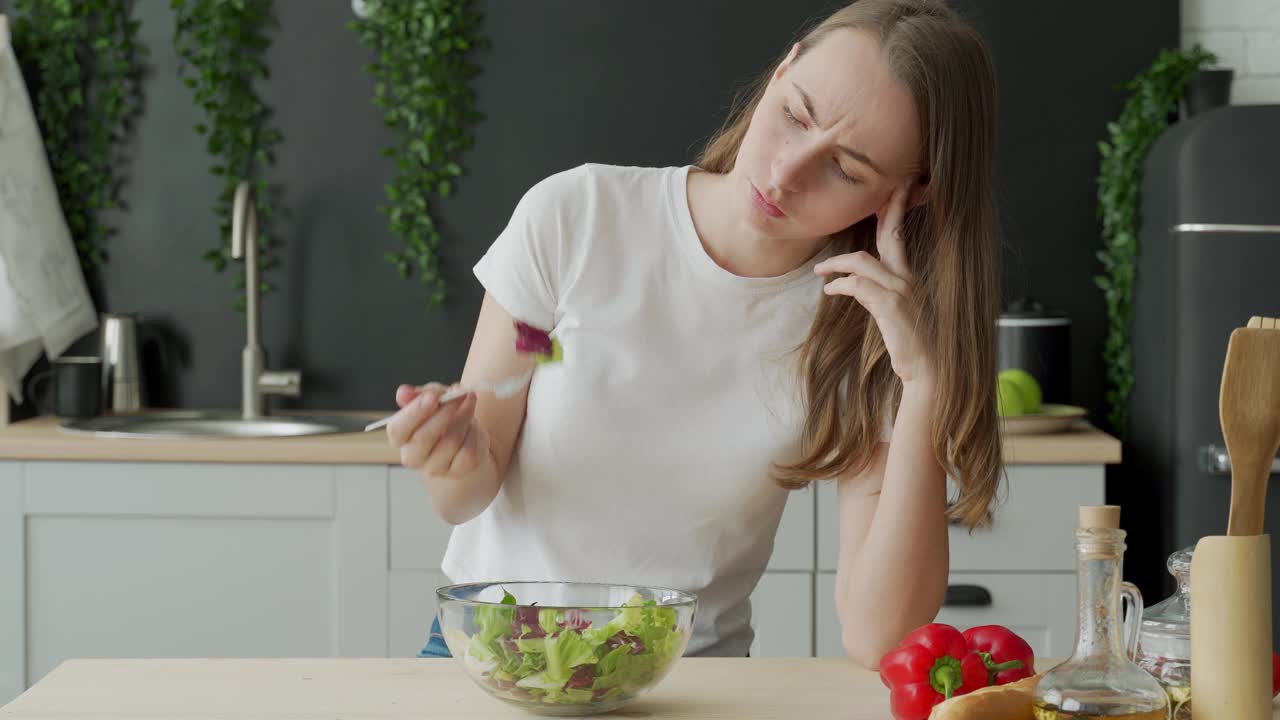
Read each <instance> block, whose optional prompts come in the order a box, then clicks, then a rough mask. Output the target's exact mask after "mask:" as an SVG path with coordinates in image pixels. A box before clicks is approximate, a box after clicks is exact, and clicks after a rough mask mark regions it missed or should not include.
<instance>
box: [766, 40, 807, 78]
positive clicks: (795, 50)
mask: <svg viewBox="0 0 1280 720" xmlns="http://www.w3.org/2000/svg"><path fill="white" fill-rule="evenodd" d="M799 54H800V43H796V44H794V45H792V46H791V52H788V53H787V56H786V57H785V58H783V59H782V62H780V63H778V68H777V69H776V70H774V71H773V78H772V79H773V80H777V79H779V78H781V77H782V75H783V73H785V72H786V71H787V68H789V67H791V63H793V62H795V60H796V56H798V55H799Z"/></svg>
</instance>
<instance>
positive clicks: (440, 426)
mask: <svg viewBox="0 0 1280 720" xmlns="http://www.w3.org/2000/svg"><path fill="white" fill-rule="evenodd" d="M448 389H449V388H448V387H446V386H444V385H441V384H439V383H430V384H428V385H422V386H417V387H415V386H412V385H401V386H400V387H398V388H396V404H397V405H399V406H400V410H399V412H397V413H396V414H395V416H394V417H392V418H391V422H389V423H388V424H387V438H388V440H389V441H390V443H391V445H392V447H395V448H398V449H399V450H400V464H401V465H404V466H405V467H407V468H413V469H415V470H421V471H422V472H423V473H425V474H426V475H429V476H433V477H450V478H461V477H465V476H466V475H468V474H469V473H471V472H472V471H474V470H475V469H476V468H477V467H479V466H480V465H481V463H483V462H484V460H485V459H486V458H487V457H488V456H489V434H488V433H487V432H485V430H484V428H482V427H480V424H479V423H478V422H476V416H475V410H476V394H475V393H467V394H466V396H465V397H462V398H459V399H457V400H451V401H450V402H447V403H445V404H443V405H441V404H440V396H441V395H443V394H444V393H445V391H447V390H448Z"/></svg>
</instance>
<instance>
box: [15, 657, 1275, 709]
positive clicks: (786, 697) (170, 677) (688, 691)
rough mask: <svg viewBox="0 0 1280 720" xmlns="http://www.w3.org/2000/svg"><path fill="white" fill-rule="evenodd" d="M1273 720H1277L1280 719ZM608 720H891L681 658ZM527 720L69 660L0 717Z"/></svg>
mask: <svg viewBox="0 0 1280 720" xmlns="http://www.w3.org/2000/svg"><path fill="white" fill-rule="evenodd" d="M1056 662H1058V659H1056V658H1055V659H1037V661H1036V665H1037V667H1040V666H1041V665H1042V664H1043V667H1052V666H1053V665H1054V664H1056ZM1272 713H1273V714H1272V717H1273V718H1275V719H1276V720H1280V708H1276V709H1274V710H1273V711H1272ZM610 716H611V717H626V718H662V719H664V720H667V719H669V720H686V719H688V720H692V719H693V718H699V719H702V718H705V719H707V720H764V719H765V718H769V719H770V720H773V719H779V720H790V719H792V718H797V719H803V720H828V719H831V720H836V719H838V720H890V717H891V716H890V714H889V692H888V691H887V690H886V689H885V688H884V686H883V685H881V684H880V678H879V677H878V676H877V675H876V674H875V673H873V672H869V671H867V670H863V669H861V668H859V667H857V666H855V665H853V664H852V663H850V662H849V661H847V660H845V659H842V658H753V659H746V658H742V659H738V658H683V659H682V660H680V662H679V663H678V664H677V665H676V667H675V668H673V669H672V672H671V674H670V675H668V676H667V677H666V678H665V679H664V680H663V681H662V682H661V683H659V685H658V686H657V687H656V688H654V690H653V691H652V692H650V693H649V694H647V695H644V696H642V697H641V698H639V699H638V700H636V701H635V702H633V703H631V704H630V705H627V706H625V707H623V708H621V709H620V710H617V711H616V712H614V713H612V714H611V715H610ZM532 717H535V716H533V715H531V714H529V713H527V712H525V711H523V710H520V709H518V708H515V707H512V706H510V705H507V704H506V703H503V702H501V701H499V700H495V699H493V698H491V697H489V696H488V695H486V694H485V693H484V691H482V690H481V689H480V688H479V687H477V686H476V685H474V684H473V683H472V682H471V680H469V679H468V678H467V677H466V676H465V675H464V674H463V671H462V668H461V667H459V666H458V664H457V663H456V662H454V661H452V660H444V659H432V660H422V659H407V660H406V659H391V660H388V659H383V658H376V659H334V658H323V659H310V658H297V659H293V658H290V659H281V660H256V659H254V660H246V659H225V660H224V659H198V660H190V659H184V660H69V661H67V662H64V663H63V664H61V665H59V666H58V667H57V668H56V669H55V670H54V671H53V672H51V673H49V674H48V675H46V676H45V677H44V678H43V679H42V680H40V682H38V683H36V684H35V685H34V686H33V687H31V689H29V690H27V692H25V693H23V694H22V695H20V696H19V697H18V698H17V699H16V700H14V701H13V702H11V703H9V704H8V705H6V706H4V707H3V708H0V720H18V719H23V720H37V719H38V720H70V719H71V718H83V719H85V720H89V719H92V720H116V719H119V720H124V718H129V719H130V720H158V719H159V718H165V719H166V720H206V719H207V720H213V719H214V718H217V719H219V720H240V719H248V718H260V719H261V718H267V719H270V720H286V719H287V720H321V719H324V720H334V719H335V718H341V719H342V720H360V719H364V720H392V719H394V720H409V719H410V718H414V719H415V720H416V719H418V718H432V719H433V720H434V719H436V718H440V719H444V720H448V719H449V718H524V719H525V720H528V719H529V718H532Z"/></svg>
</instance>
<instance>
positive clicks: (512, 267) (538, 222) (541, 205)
mask: <svg viewBox="0 0 1280 720" xmlns="http://www.w3.org/2000/svg"><path fill="white" fill-rule="evenodd" d="M580 184H581V174H580V172H579V171H578V169H577V168H575V169H574V170H566V171H563V172H560V173H556V174H554V175H551V176H550V177H547V178H545V179H544V180H541V181H540V182H538V183H537V184H535V185H534V186H533V187H531V188H529V190H528V191H526V192H525V194H524V196H523V197H521V198H520V201H519V202H518V203H517V204H516V207H515V210H514V211H512V213H511V218H510V219H509V220H508V221H507V225H506V227H505V228H503V230H502V232H501V233H499V234H498V237H497V238H496V239H495V240H494V241H493V244H492V245H490V246H489V249H488V251H486V252H485V254H484V256H483V257H481V258H480V260H479V261H478V262H477V263H476V265H475V267H474V268H473V272H474V273H475V276H476V278H477V279H478V280H479V281H480V284H481V285H483V286H484V288H485V290H486V291H488V293H489V294H490V295H492V296H493V298H494V299H495V300H497V301H498V304H499V305H501V306H502V307H503V309H504V310H506V311H507V312H508V313H509V314H510V315H511V316H512V317H513V318H515V319H517V320H520V321H522V322H527V323H529V324H531V325H534V326H536V327H539V328H543V329H545V330H550V329H551V328H553V327H554V325H555V320H556V308H557V306H558V304H559V299H560V289H561V282H560V281H561V276H562V269H563V267H564V262H565V258H564V248H565V239H566V238H565V236H566V234H567V233H568V231H569V227H568V225H569V222H568V218H569V215H570V213H571V211H572V209H573V208H572V204H571V199H572V198H573V196H574V190H575V187H576V186H578V185H580Z"/></svg>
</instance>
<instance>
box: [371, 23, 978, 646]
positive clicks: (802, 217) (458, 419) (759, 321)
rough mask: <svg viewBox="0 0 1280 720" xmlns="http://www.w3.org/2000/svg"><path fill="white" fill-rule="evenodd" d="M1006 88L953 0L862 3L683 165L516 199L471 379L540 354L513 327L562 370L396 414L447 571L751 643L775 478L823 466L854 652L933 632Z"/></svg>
mask: <svg viewBox="0 0 1280 720" xmlns="http://www.w3.org/2000/svg"><path fill="white" fill-rule="evenodd" d="M993 86H994V81H993V75H992V69H991V63H990V58H989V55H988V52H987V50H986V48H985V47H984V44H983V42H982V40H981V39H980V38H979V36H978V35H977V34H976V32H974V30H972V29H971V28H970V27H969V26H967V25H966V24H964V23H963V22H962V21H961V20H960V19H959V18H958V17H956V16H955V15H954V14H953V13H952V12H951V11H950V10H949V9H948V8H947V7H946V6H945V5H944V4H943V3H942V2H941V1H940V0H861V1H860V2H855V3H854V4H852V5H850V6H848V7H845V8H843V9H842V10H839V11H838V12H836V13H835V14H834V15H832V16H831V17H829V18H828V19H826V20H825V21H824V22H822V23H821V24H819V25H818V26H816V27H815V28H814V29H813V30H812V31H811V32H809V33H808V34H807V35H805V36H804V37H803V39H801V41H800V42H799V43H797V44H796V45H794V46H793V47H791V48H790V50H789V52H787V54H786V55H785V57H784V58H783V59H782V60H781V61H780V62H778V63H777V64H775V65H774V66H772V67H771V68H770V70H769V72H768V73H767V74H766V75H765V76H764V77H763V78H761V81H760V83H759V85H758V87H757V88H756V89H755V90H754V91H753V92H752V93H750V94H749V96H748V97H747V98H746V101H745V102H741V103H739V105H738V107H737V108H735V110H734V112H733V113H732V115H731V117H730V118H729V119H728V121H727V123H726V125H725V126H724V128H723V129H722V130H721V132H720V133H719V134H718V135H717V136H716V137H715V138H714V139H713V140H712V141H711V142H710V143H709V144H708V146H707V148H706V149H705V151H704V153H703V155H702V157H701V158H700V159H699V161H698V163H697V165H696V166H693V167H683V168H628V167H609V166H600V165H587V166H582V167H578V168H575V169H572V170H568V171H565V172H561V173H557V174H555V175H553V176H551V177H549V178H547V179H545V180H543V181H542V182H540V183H538V184H537V185H535V186H534V187H533V188H532V189H530V190H529V191H528V193H526V195H525V196H524V197H523V198H522V199H521V201H520V202H519V204H518V205H517V207H516V209H515V211H514V213H513V216H512V218H511V220H510V222H509V224H508V225H507V227H506V228H505V230H504V231H503V232H502V233H501V235H500V236H499V237H498V238H497V240H496V241H495V242H494V244H493V246H492V247H491V248H490V250H489V251H488V253H487V254H486V255H485V257H484V258H482V259H481V260H480V262H479V263H478V264H477V266H476V268H475V272H476V275H477V277H478V278H479V279H480V281H481V283H483V285H484V286H485V289H486V291H487V293H486V295H485V298H484V301H483V304H482V307H481V310H480V316H479V320H478V321H477V325H476V330H475V335H474V338H473V341H472V345H471V350H470V353H469V356H468V358H467V362H466V367H465V370H464V371H463V376H462V382H463V384H464V385H465V384H467V383H471V382H474V381H477V380H486V379H490V380H491V379H499V378H505V377H509V376H512V375H518V374H520V373H523V372H526V371H527V370H528V369H529V368H530V366H531V365H532V361H531V360H530V359H529V357H528V356H526V355H521V354H519V353H517V352H516V351H515V350H514V345H515V343H514V338H515V330H514V329H513V321H514V320H519V321H523V322H527V323H529V324H532V325H535V326H538V327H542V328H547V329H550V330H552V332H553V335H554V336H555V337H556V338H557V339H558V340H559V341H560V343H561V344H562V345H563V348H564V359H563V362H560V363H556V364H549V365H541V366H539V367H538V368H537V371H536V373H535V374H534V376H533V380H532V382H531V384H530V385H529V386H528V387H527V389H526V391H524V392H521V393H519V394H518V395H516V396H515V397H510V398H507V399H498V398H495V397H494V396H493V395H492V394H468V395H467V396H465V398H464V399H462V400H459V401H454V402H451V403H445V404H443V405H442V404H440V403H439V402H438V399H439V397H440V395H441V394H442V393H443V392H444V391H445V390H446V389H447V388H446V387H445V386H443V385H439V384H430V385H426V386H423V387H411V386H401V387H400V388H399V389H397V391H396V402H397V404H398V405H399V406H400V407H401V410H400V411H399V412H398V413H397V414H396V416H395V418H394V419H393V420H392V422H391V423H390V424H389V426H388V435H389V438H390V441H391V443H392V444H393V445H394V446H396V447H398V448H399V449H400V454H401V462H402V463H403V464H404V465H405V466H407V467H411V468H416V469H419V470H420V471H421V475H422V479H423V484H424V486H425V488H426V491H427V493H428V494H429V496H430V498H431V501H432V503H433V505H434V507H435V509H436V511H437V512H438V513H439V514H440V515H441V516H442V517H443V518H444V519H445V520H446V521H448V522H450V523H452V524H455V525H456V527H455V528H454V531H453V535H452V537H451V539H450V543H449V546H448V549H447V550H446V553H445V557H444V561H443V569H444V571H445V573H446V574H447V575H448V576H449V577H450V578H451V579H452V580H453V581H455V582H466V581H481V580H486V581H487V580H496V579H503V580H519V579H532V580H537V579H543V580H577V581H593V582H618V583H633V584H653V585H661V586H668V587H678V588H681V589H685V590H691V591H694V592H696V593H698V595H699V597H700V602H699V609H698V615H697V618H696V621H695V627H694V633H693V637H692V639H691V641H690V643H689V647H688V651H687V652H688V654H695V655H696V654H705V655H734V656H742V655H745V654H746V653H747V650H748V647H749V645H750V643H751V641H752V631H751V628H750V605H749V602H748V596H749V595H750V593H751V591H752V589H753V588H754V587H755V584H756V582H757V581H758V580H759V578H760V576H761V573H762V572H763V570H764V567H765V564H766V562H767V560H768V557H769V554H770V552H771V550H772V546H773V539H774V534H775V531H776V529H777V526H778V521H779V519H780V516H781V513H782V510H783V506H784V504H785V502H786V498H787V491H788V490H790V489H796V488H803V487H805V486H806V485H808V484H809V483H811V482H813V481H815V480H822V479H834V480H835V481H836V483H837V488H838V489H837V497H838V500H837V502H838V514H839V526H840V529H839V534H840V537H839V548H840V549H839V559H838V571H837V575H836V597H835V604H836V610H837V614H838V616H839V620H840V623H841V626H842V628H843V631H842V635H843V643H844V647H845V650H846V652H847V653H848V654H849V656H850V657H852V658H853V659H854V660H855V661H857V662H859V663H860V664H862V665H864V666H867V667H872V668H874V667H876V666H877V664H878V661H879V658H880V656H881V655H882V654H883V653H884V652H886V651H887V650H889V649H891V648H892V646H894V645H895V644H896V643H897V642H898V641H899V640H900V639H901V638H902V636H903V635H905V634H906V633H907V632H908V631H909V630H911V629H912V628H914V627H916V626H919V625H921V624H924V623H927V622H929V621H931V620H932V619H933V617H934V616H935V614H936V613H937V611H938V609H939V607H940V606H941V603H942V598H943V595H944V593H945V590H946V584H947V569H948V552H947V526H948V521H949V519H957V520H960V521H962V522H964V523H966V524H969V525H970V526H972V525H974V524H976V523H977V522H978V521H979V518H981V517H982V516H983V515H984V513H985V512H986V510H987V508H988V505H989V504H990V502H991V500H992V498H993V496H994V494H995V491H996V488H997V485H998V477H999V463H1000V445H999V437H998V432H997V425H996V415H995V404H994V399H995V389H994V380H995V358H994V352H995V351H994V345H995V340H994V321H995V317H996V313H997V304H998V287H997V278H998V268H997V265H996V250H995V249H996V245H995V239H994V228H993V209H992V203H991V175H992V152H993V144H994V138H993V135H994V130H993V125H994V89H993ZM948 474H949V475H950V476H951V477H952V478H953V479H954V481H955V483H956V485H957V487H958V490H959V492H958V496H957V497H956V498H955V499H954V502H952V503H951V504H950V505H949V504H948V498H947V491H946V477H947V475H948ZM436 629H437V630H438V627H437V628H436ZM435 654H447V649H444V648H443V645H442V643H440V642H439V641H438V637H436V638H435V639H433V641H432V642H431V643H429V645H428V647H427V649H425V650H424V652H423V655H435Z"/></svg>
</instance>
